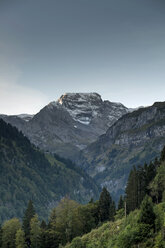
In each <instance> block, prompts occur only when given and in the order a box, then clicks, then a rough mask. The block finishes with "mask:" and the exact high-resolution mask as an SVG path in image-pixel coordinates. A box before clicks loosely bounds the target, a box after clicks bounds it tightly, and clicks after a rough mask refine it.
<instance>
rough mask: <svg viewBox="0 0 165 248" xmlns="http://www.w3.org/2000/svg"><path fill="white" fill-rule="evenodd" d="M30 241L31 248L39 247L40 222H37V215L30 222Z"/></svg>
mask: <svg viewBox="0 0 165 248" xmlns="http://www.w3.org/2000/svg"><path fill="white" fill-rule="evenodd" d="M30 241H31V247H32V248H37V247H40V243H41V228H40V222H39V220H38V216H37V214H35V215H34V217H33V218H32V219H31V221H30Z"/></svg>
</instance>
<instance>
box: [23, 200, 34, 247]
mask: <svg viewBox="0 0 165 248" xmlns="http://www.w3.org/2000/svg"><path fill="white" fill-rule="evenodd" d="M34 215H35V209H34V206H33V202H32V201H31V200H30V201H29V203H28V206H27V209H26V211H25V214H24V217H23V230H24V233H25V240H26V244H27V246H28V247H29V246H30V222H31V219H32V218H33V217H34Z"/></svg>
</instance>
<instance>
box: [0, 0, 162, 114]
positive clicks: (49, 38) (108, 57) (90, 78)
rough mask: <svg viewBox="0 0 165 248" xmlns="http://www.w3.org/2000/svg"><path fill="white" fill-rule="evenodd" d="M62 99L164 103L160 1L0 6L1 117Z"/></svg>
mask: <svg viewBox="0 0 165 248" xmlns="http://www.w3.org/2000/svg"><path fill="white" fill-rule="evenodd" d="M65 92H98V93H99V94H101V95H102V98H103V99H108V100H110V101H117V102H122V103H123V104H125V105H126V106H128V107H137V106H139V105H151V104H152V103H153V102H154V101H165V1H164V0H0V113H7V114H18V113H36V112H37V111H38V110H39V109H41V108H42V107H43V106H44V105H46V104H47V103H48V102H50V101H53V100H56V99H57V98H59V97H60V96H61V95H62V94H63V93H65Z"/></svg>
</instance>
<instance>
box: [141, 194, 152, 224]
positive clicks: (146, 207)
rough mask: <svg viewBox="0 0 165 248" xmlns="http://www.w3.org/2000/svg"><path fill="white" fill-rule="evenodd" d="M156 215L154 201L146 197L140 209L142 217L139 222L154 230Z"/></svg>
mask: <svg viewBox="0 0 165 248" xmlns="http://www.w3.org/2000/svg"><path fill="white" fill-rule="evenodd" d="M155 218H156V216H155V213H154V209H153V203H152V199H151V197H149V196H147V195H146V196H145V198H144V200H143V201H142V204H141V207H140V215H139V219H138V222H139V223H143V224H148V225H150V226H151V227H152V228H154V227H155Z"/></svg>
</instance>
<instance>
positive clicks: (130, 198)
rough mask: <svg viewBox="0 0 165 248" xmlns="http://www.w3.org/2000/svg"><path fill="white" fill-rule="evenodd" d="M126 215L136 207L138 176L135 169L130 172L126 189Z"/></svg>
mask: <svg viewBox="0 0 165 248" xmlns="http://www.w3.org/2000/svg"><path fill="white" fill-rule="evenodd" d="M126 204H127V213H129V212H130V211H133V210H135V209H136V208H137V207H138V174H137V170H136V168H135V167H133V169H132V170H131V172H130V174H129V177H128V181H127V187H126Z"/></svg>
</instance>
